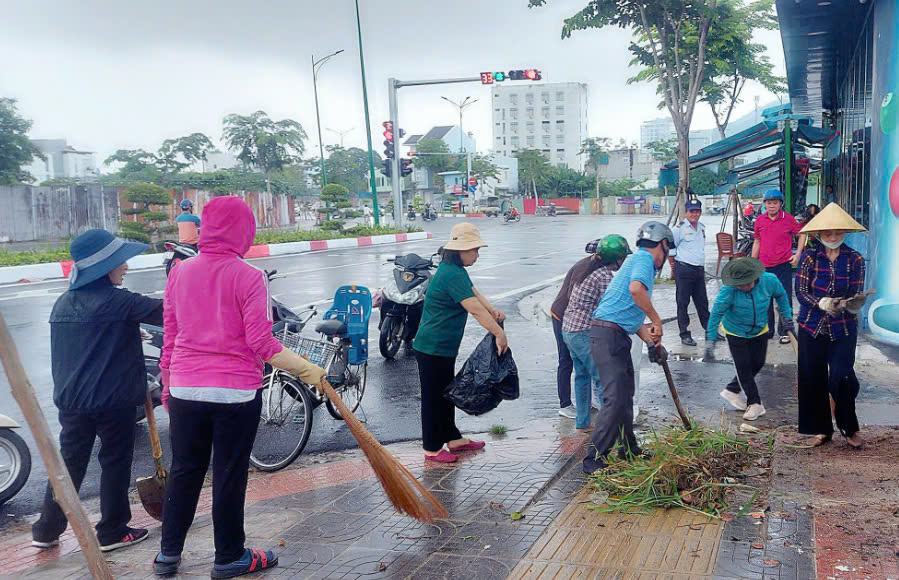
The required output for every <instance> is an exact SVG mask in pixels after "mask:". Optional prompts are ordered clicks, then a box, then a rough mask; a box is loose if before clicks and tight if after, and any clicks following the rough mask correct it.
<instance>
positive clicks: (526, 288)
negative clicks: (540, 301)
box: [490, 273, 567, 301]
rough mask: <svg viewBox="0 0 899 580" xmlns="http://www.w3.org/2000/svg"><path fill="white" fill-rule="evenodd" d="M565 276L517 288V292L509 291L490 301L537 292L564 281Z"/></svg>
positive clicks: (561, 275) (497, 295)
mask: <svg viewBox="0 0 899 580" xmlns="http://www.w3.org/2000/svg"><path fill="white" fill-rule="evenodd" d="M565 276H567V273H565V274H559V275H558V276H553V277H552V278H547V279H546V280H542V281H540V282H536V283H534V284H528V285H527V286H522V287H521V288H516V289H515V290H509V291H508V292H503V293H502V294H495V295H493V296H490V300H491V301H492V300H505V299H506V298H510V297H512V296H515V295H516V294H524V293H525V292H530V291H531V290H537V289H538V288H543V287H545V286H549V285H550V284H555V283H556V282H558V281H559V280H564V279H565Z"/></svg>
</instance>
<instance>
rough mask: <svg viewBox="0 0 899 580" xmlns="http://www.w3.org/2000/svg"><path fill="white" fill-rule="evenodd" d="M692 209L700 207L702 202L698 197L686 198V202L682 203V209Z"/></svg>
mask: <svg viewBox="0 0 899 580" xmlns="http://www.w3.org/2000/svg"><path fill="white" fill-rule="evenodd" d="M693 209H702V202H701V201H699V200H698V199H688V200H687V203H685V204H684V210H685V211H690V210H693Z"/></svg>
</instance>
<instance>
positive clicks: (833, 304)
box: [818, 296, 846, 316]
mask: <svg viewBox="0 0 899 580" xmlns="http://www.w3.org/2000/svg"><path fill="white" fill-rule="evenodd" d="M818 308H820V309H821V310H823V311H824V312H826V313H828V314H830V315H831V316H836V315H837V314H839V313H840V311H842V310H843V309H845V308H846V306H845V305H844V304H842V305H841V301H840V300H838V299H836V298H831V297H830V296H825V297H824V298H821V299H820V300H818Z"/></svg>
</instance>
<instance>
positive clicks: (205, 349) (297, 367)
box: [153, 197, 325, 578]
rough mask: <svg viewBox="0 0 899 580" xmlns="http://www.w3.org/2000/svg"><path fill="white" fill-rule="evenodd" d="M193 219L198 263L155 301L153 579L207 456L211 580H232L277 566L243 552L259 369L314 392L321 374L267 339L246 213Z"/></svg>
mask: <svg viewBox="0 0 899 580" xmlns="http://www.w3.org/2000/svg"><path fill="white" fill-rule="evenodd" d="M202 219H203V229H202V231H201V233H200V240H199V247H200V254H199V255H198V256H197V257H196V258H192V259H190V260H187V261H184V262H182V263H180V264H178V266H177V267H175V268H173V269H172V271H171V273H170V274H169V279H168V282H167V283H166V287H165V296H164V301H163V304H164V315H163V320H164V330H165V342H164V344H163V347H162V356H161V358H160V362H159V366H160V369H161V370H162V381H163V394H162V397H163V405H164V406H165V407H166V410H167V411H168V413H169V435H170V437H171V445H172V469H171V471H170V472H169V477H168V482H167V484H166V491H165V503H164V504H163V513H162V540H161V551H160V552H159V554H158V555H157V556H156V558H155V560H154V563H153V567H154V570H155V572H156V573H157V574H160V575H168V574H174V573H175V572H177V570H178V566H179V564H180V562H181V552H182V550H183V548H184V540H185V537H186V536H187V531H188V529H190V526H191V523H192V522H193V519H194V514H195V513H196V509H197V501H198V500H199V497H200V490H201V488H202V487H203V480H204V478H205V476H206V472H207V471H208V470H209V463H210V455H212V522H213V527H214V535H215V564H214V565H213V569H212V577H213V578H232V577H234V576H240V575H243V574H246V573H249V572H256V571H258V570H263V569H265V568H270V567H272V566H275V565H276V564H277V563H278V558H277V556H275V555H274V554H273V553H272V552H271V551H268V550H259V549H247V548H246V547H245V546H244V541H245V539H246V537H245V535H244V499H245V495H246V489H247V470H248V468H249V460H250V451H251V449H252V448H253V441H254V439H255V437H256V428H257V426H258V424H259V416H260V411H261V409H262V396H261V386H262V373H263V363H264V362H268V363H269V364H271V365H272V366H275V367H278V368H282V369H285V370H287V371H289V372H291V373H293V374H294V375H296V376H297V377H299V378H300V380H302V381H304V382H306V383H307V384H310V385H313V386H314V385H318V384H319V383H320V382H321V379H322V377H323V376H324V375H325V371H324V370H322V369H321V368H320V367H318V366H315V365H313V364H312V363H310V362H309V361H307V360H305V359H303V358H301V357H299V356H298V355H297V354H296V353H294V352H292V351H290V350H288V349H285V348H283V347H282V345H281V343H280V342H278V340H277V339H276V338H275V337H274V336H273V335H272V331H271V326H272V304H271V298H270V295H269V289H268V278H267V276H266V274H265V272H263V271H262V270H259V269H257V268H255V267H253V266H251V265H250V264H248V263H246V262H245V261H243V259H242V257H243V256H244V254H246V252H247V251H248V250H249V249H250V245H251V244H252V243H253V237H254V236H255V234H256V223H255V220H254V218H253V214H252V212H251V210H250V208H249V206H247V204H246V203H245V202H244V201H243V200H241V199H240V198H237V197H218V198H215V199H213V200H212V201H210V202H209V203H207V204H206V205H205V207H204V208H203V217H202ZM213 450H214V453H213Z"/></svg>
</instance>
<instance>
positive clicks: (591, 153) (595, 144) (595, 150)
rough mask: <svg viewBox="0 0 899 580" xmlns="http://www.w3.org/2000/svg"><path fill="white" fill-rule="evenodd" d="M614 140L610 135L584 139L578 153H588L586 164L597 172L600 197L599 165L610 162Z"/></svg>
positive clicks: (597, 189)
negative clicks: (610, 152) (610, 148)
mask: <svg viewBox="0 0 899 580" xmlns="http://www.w3.org/2000/svg"><path fill="white" fill-rule="evenodd" d="M611 144H612V140H611V139H609V138H608V137H590V138H588V139H584V142H583V143H581V150H580V152H579V153H578V155H586V156H587V161H586V163H585V165H586V166H587V167H592V168H593V171H595V172H596V197H599V166H600V165H603V164H604V163H603V161H605V163H608V162H609V155H608V153H607V152H608V150H609V147H611Z"/></svg>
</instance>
